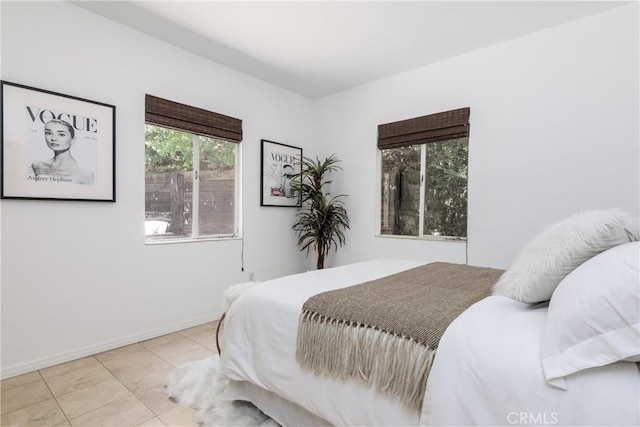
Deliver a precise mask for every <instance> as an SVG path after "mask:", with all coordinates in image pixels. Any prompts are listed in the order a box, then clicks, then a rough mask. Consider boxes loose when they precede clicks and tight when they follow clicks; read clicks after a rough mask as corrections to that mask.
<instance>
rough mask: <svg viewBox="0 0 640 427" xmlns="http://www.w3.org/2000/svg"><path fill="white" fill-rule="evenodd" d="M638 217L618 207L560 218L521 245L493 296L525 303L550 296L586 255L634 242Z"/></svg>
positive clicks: (637, 227)
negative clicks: (505, 297)
mask: <svg viewBox="0 0 640 427" xmlns="http://www.w3.org/2000/svg"><path fill="white" fill-rule="evenodd" d="M639 235H640V230H639V220H638V218H632V217H631V216H629V215H627V214H624V213H622V212H621V211H618V210H609V211H590V212H584V213H581V214H578V215H576V216H573V217H571V218H568V219H565V220H562V221H560V222H558V223H556V224H554V225H552V226H551V227H549V228H548V229H547V230H546V231H544V232H543V233H541V234H540V235H538V236H537V237H535V238H534V239H533V240H532V241H531V242H529V243H528V244H527V245H525V246H524V248H523V249H522V250H521V252H520V253H519V254H518V256H517V257H516V260H515V261H514V263H513V265H511V267H509V269H508V270H507V271H506V272H505V273H504V274H503V275H502V276H501V277H500V279H498V282H497V283H496V284H495V286H494V290H493V294H494V295H503V296H507V297H510V298H513V299H515V300H518V301H522V302H526V303H538V302H542V301H548V300H549V299H551V295H552V294H553V291H554V289H555V288H556V286H558V283H560V281H561V280H562V279H563V278H564V277H565V276H566V275H567V274H569V273H571V272H572V271H573V270H574V269H575V268H576V267H577V266H579V265H580V264H582V263H583V262H585V261H586V260H588V259H589V258H591V257H593V256H595V255H597V254H599V253H600V252H603V251H605V250H607V249H609V248H612V247H614V246H617V245H621V244H623V243H629V242H632V241H637V240H638V236H639Z"/></svg>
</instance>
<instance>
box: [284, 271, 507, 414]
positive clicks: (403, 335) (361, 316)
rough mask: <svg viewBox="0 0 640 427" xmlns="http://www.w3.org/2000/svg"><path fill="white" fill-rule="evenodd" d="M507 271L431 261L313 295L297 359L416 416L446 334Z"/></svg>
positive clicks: (304, 313)
mask: <svg viewBox="0 0 640 427" xmlns="http://www.w3.org/2000/svg"><path fill="white" fill-rule="evenodd" d="M502 273H503V271H502V270H496V269H492V268H482V267H472V266H467V265H460V264H449V263H433V264H427V265H423V266H420V267H417V268H413V269H411V270H406V271H403V272H400V273H397V274H394V275H391V276H387V277H383V278H381V279H377V280H373V281H370V282H366V283H362V284H359V285H355V286H351V287H348V288H343V289H338V290H335V291H329V292H324V293H321V294H318V295H315V296H313V297H311V298H309V299H308V300H307V302H305V304H304V306H303V307H302V310H303V311H302V314H301V317H300V322H299V326H298V338H297V348H296V359H297V361H298V363H299V364H300V366H301V367H302V368H305V369H309V370H312V371H313V372H314V373H315V374H316V375H320V374H324V375H330V376H333V377H338V378H341V379H348V378H360V379H361V380H363V381H365V382H366V383H367V384H374V385H375V387H376V389H377V390H378V391H380V392H383V393H388V394H390V395H392V396H394V397H396V398H399V399H400V400H401V401H402V402H403V403H404V404H405V406H406V407H408V408H409V409H412V410H415V411H419V410H420V408H421V406H422V401H423V398H424V390H425V385H426V382H427V376H428V375H429V370H430V369H431V364H432V363H433V358H434V355H435V351H436V349H437V348H438V343H439V341H440V338H441V337H442V334H443V333H444V331H445V329H446V328H447V327H448V326H449V324H450V323H451V322H452V321H453V320H454V319H455V318H456V317H458V316H459V315H460V314H461V313H462V312H463V311H464V310H466V309H467V308H468V307H469V306H471V305H472V304H473V303H475V302H477V301H479V300H481V299H483V298H484V297H486V296H488V295H490V294H491V288H492V286H493V285H494V283H495V282H496V281H497V280H498V278H499V277H500V275H501V274H502Z"/></svg>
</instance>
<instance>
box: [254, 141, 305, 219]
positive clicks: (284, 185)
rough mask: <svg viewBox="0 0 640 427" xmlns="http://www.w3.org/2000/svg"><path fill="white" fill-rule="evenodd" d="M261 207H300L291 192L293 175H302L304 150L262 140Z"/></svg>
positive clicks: (297, 198) (297, 199)
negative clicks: (301, 162)
mask: <svg viewBox="0 0 640 427" xmlns="http://www.w3.org/2000/svg"><path fill="white" fill-rule="evenodd" d="M261 142H262V146H261V150H260V152H261V159H262V165H261V167H260V172H261V174H260V176H261V180H260V188H261V191H260V206H294V207H295V206H299V205H300V203H299V197H295V196H294V194H293V192H292V191H291V179H292V178H291V175H294V174H297V173H300V160H301V159H302V148H298V147H293V146H291V145H286V144H280V143H278V142H273V141H267V140H266V139H263V140H261Z"/></svg>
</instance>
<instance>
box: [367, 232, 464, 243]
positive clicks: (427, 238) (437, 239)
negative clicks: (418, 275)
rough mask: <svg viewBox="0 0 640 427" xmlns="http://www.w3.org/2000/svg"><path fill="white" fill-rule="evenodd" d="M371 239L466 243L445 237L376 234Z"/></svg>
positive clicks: (455, 238) (462, 238) (459, 239)
mask: <svg viewBox="0 0 640 427" xmlns="http://www.w3.org/2000/svg"><path fill="white" fill-rule="evenodd" d="M373 237H378V238H382V239H400V240H424V241H429V242H448V243H467V239H466V238H464V237H445V236H396V235H393V234H376V235H375V236H373Z"/></svg>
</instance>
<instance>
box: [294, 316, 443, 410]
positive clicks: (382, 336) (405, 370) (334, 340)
mask: <svg viewBox="0 0 640 427" xmlns="http://www.w3.org/2000/svg"><path fill="white" fill-rule="evenodd" d="M434 356H435V350H433V349H431V348H429V347H428V346H426V345H424V344H422V343H419V342H417V341H415V340H414V339H412V338H410V337H407V336H404V335H397V334H393V333H390V332H387V331H383V330H381V329H379V328H377V327H375V326H371V325H365V324H361V323H360V324H358V323H353V322H348V321H343V320H336V319H331V318H327V317H324V316H321V315H319V314H318V313H315V312H312V311H308V310H305V311H303V312H302V314H301V315H300V322H299V326H298V340H297V344H296V360H297V361H298V364H300V366H301V367H302V368H305V369H308V370H311V371H313V373H314V374H315V375H328V376H332V377H336V378H340V379H343V380H346V379H351V378H355V379H360V380H361V381H364V382H365V383H367V384H369V385H374V386H375V388H376V390H378V391H379V392H381V393H385V394H388V395H391V396H393V397H395V398H397V399H399V400H401V401H402V402H403V404H404V405H405V406H406V407H407V408H409V409H411V410H413V411H420V409H421V407H422V401H423V399H424V392H425V387H426V384H427V377H428V376H429V371H430V370H431V365H432V364H433V359H434Z"/></svg>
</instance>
